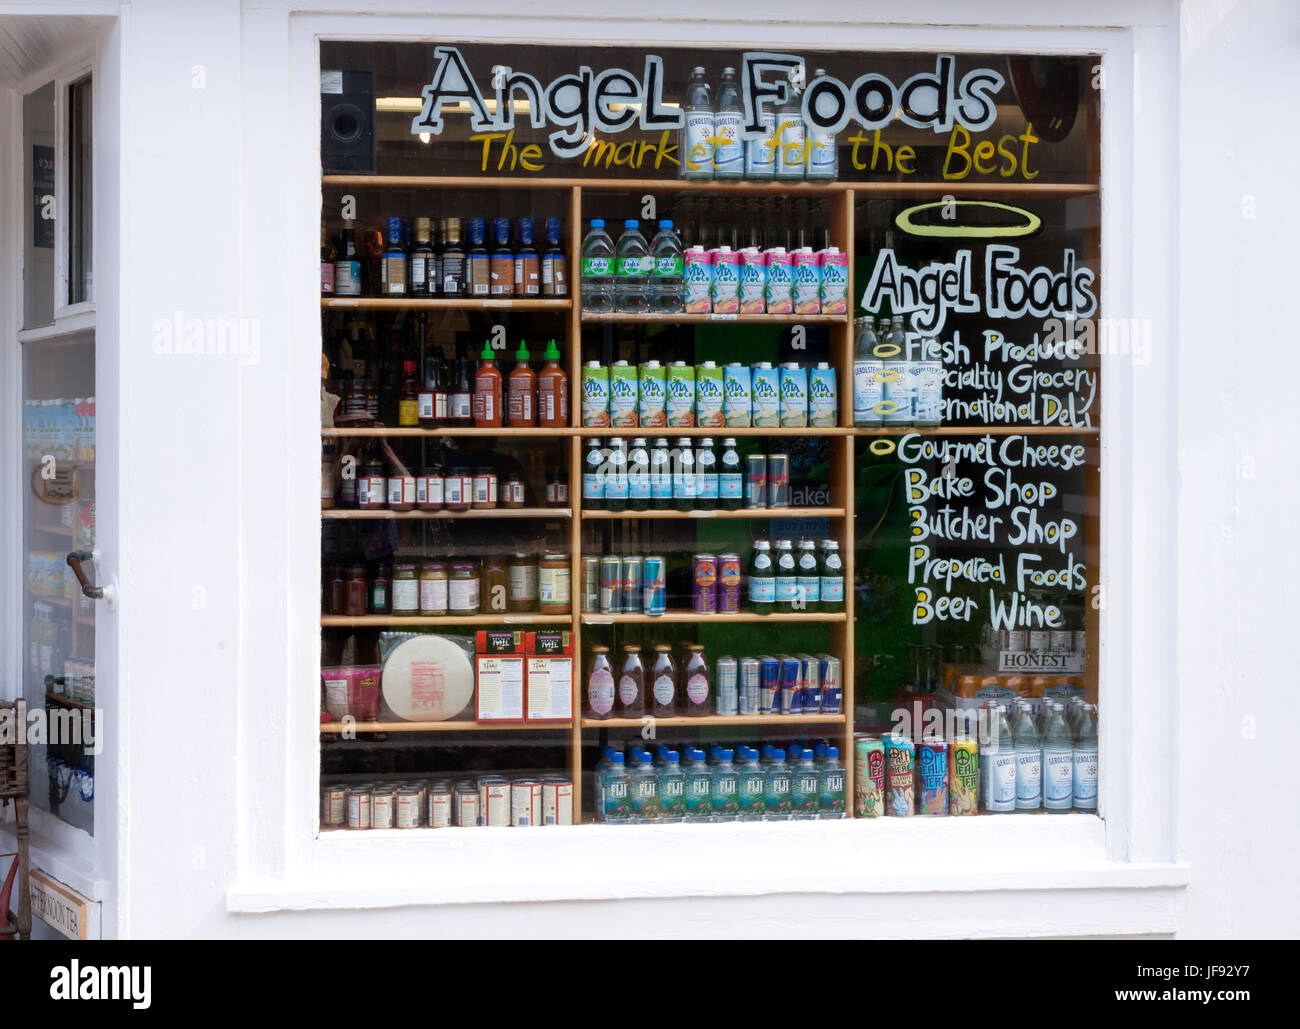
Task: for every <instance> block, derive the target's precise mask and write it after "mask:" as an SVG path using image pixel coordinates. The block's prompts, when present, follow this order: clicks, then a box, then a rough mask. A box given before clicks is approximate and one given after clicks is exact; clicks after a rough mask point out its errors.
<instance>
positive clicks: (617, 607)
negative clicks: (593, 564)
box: [600, 556, 623, 615]
mask: <svg viewBox="0 0 1300 1029" xmlns="http://www.w3.org/2000/svg"><path fill="white" fill-rule="evenodd" d="M622 609H623V559H622V558H621V557H617V556H609V557H602V558H601V559H600V613H601V614H603V615H616V614H618V613H619V612H620V611H621V610H622Z"/></svg>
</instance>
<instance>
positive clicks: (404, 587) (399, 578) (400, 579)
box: [393, 563, 420, 615]
mask: <svg viewBox="0 0 1300 1029" xmlns="http://www.w3.org/2000/svg"><path fill="white" fill-rule="evenodd" d="M419 613H420V580H419V578H418V577H417V576H416V574H415V565H414V564H411V563H402V564H399V565H396V566H394V569H393V614H395V615H417V614H419Z"/></svg>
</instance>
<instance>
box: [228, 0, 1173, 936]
mask: <svg viewBox="0 0 1300 1029" xmlns="http://www.w3.org/2000/svg"><path fill="white" fill-rule="evenodd" d="M290 6H291V5H290V4H289V3H288V2H287V0H286V2H283V3H280V4H278V5H277V6H275V7H265V8H262V9H259V10H258V11H256V12H245V21H244V36H243V40H244V64H243V68H244V72H245V75H246V82H245V99H244V113H245V134H246V145H247V147H248V148H249V149H250V150H251V151H254V152H256V151H257V148H258V147H266V148H271V147H277V146H283V145H284V144H283V143H282V142H281V141H282V140H283V139H285V138H286V137H287V140H288V142H287V146H288V154H287V160H285V161H284V162H283V163H282V165H280V167H279V178H278V179H277V178H276V175H275V170H276V169H275V165H274V162H271V163H269V164H258V165H257V170H258V180H257V183H256V186H257V188H256V189H254V188H251V183H250V185H249V188H247V189H246V191H245V197H246V198H247V203H248V207H247V209H246V211H245V217H246V224H249V225H257V226H258V227H259V236H260V238H262V239H275V240H283V241H284V243H285V246H286V247H287V251H288V255H287V258H288V259H287V260H286V259H285V254H284V251H283V250H282V249H281V248H280V247H279V246H278V245H277V246H276V247H268V248H253V249H251V250H249V251H248V252H247V253H248V260H247V262H246V264H245V266H244V268H243V284H244V298H245V301H246V302H247V303H248V304H249V306H250V308H255V309H257V310H258V311H259V312H260V313H261V315H262V318H263V330H262V335H263V339H264V340H266V339H282V340H284V341H286V345H285V347H284V348H283V351H282V352H277V353H267V351H266V348H264V351H263V357H262V368H261V369H260V371H261V373H262V374H260V375H259V376H258V377H257V378H256V379H255V380H254V379H253V378H249V379H247V380H246V384H245V390H244V392H243V395H242V397H241V400H242V405H241V410H242V412H243V416H244V418H245V420H246V422H245V431H244V438H245V440H247V450H246V452H245V453H244V454H243V464H244V465H245V466H246V467H247V468H249V469H250V473H249V479H248V482H247V483H246V485H247V486H249V487H253V486H254V485H256V487H257V488H256V489H252V488H249V489H245V490H243V491H242V493H241V495H242V496H243V498H244V499H243V504H244V505H245V506H244V517H243V524H244V525H245V526H246V529H245V532H244V535H243V539H242V543H243V545H241V552H240V561H241V562H242V570H241V575H242V577H243V578H244V581H246V582H256V583H257V584H258V587H259V588H258V589H257V590H250V591H245V593H244V596H243V608H242V610H241V612H240V617H241V640H242V651H241V666H240V667H241V674H240V679H241V682H240V684H239V691H240V704H239V714H238V723H239V724H238V733H239V738H240V740H241V748H240V754H239V757H238V783H237V789H238V800H237V804H238V812H239V842H238V853H239V857H238V863H237V867H238V876H237V880H236V881H235V882H234V883H233V884H232V886H231V888H230V889H229V891H228V893H227V905H228V909H229V910H230V911H231V912H235V913H261V912H270V911H283V910H302V909H318V908H323V909H362V908H381V907H406V906H412V905H429V904H469V903H487V902H503V901H570V900H592V899H635V898H645V899H649V898H683V897H695V898H701V897H711V898H720V897H734V896H754V895H776V894H798V895H799V896H800V898H801V901H800V903H801V904H807V905H809V907H808V910H809V911H812V910H814V908H815V907H816V905H819V904H822V905H824V904H825V903H827V902H828V901H830V902H832V903H833V904H834V905H836V910H837V911H840V912H842V913H844V914H845V915H856V916H860V917H865V918H880V919H884V920H886V923H887V924H897V925H898V926H900V927H905V926H906V925H907V924H908V923H907V920H906V915H905V913H903V911H902V909H900V908H898V906H897V901H898V898H897V896H892V895H897V894H916V893H942V894H943V895H944V897H945V903H946V904H948V905H949V910H950V911H951V920H950V922H949V923H946V926H947V927H946V928H945V929H944V930H943V931H944V932H945V933H946V932H949V931H950V930H951V931H952V933H953V934H962V931H963V930H962V927H963V926H964V927H966V928H967V929H968V930H969V933H968V934H979V935H983V934H987V935H1005V934H1008V933H1017V932H1020V931H1023V928H1024V925H1025V923H1024V919H1025V918H1026V917H1034V918H1037V919H1038V921H1036V922H1035V923H1034V924H1035V926H1037V927H1039V928H1040V929H1042V930H1043V931H1052V932H1057V933H1070V932H1088V931H1097V930H1098V929H1099V928H1101V929H1103V931H1111V932H1132V933H1137V932H1171V931H1173V930H1174V929H1175V928H1176V921H1177V911H1178V909H1179V905H1180V894H1181V890H1182V889H1183V887H1185V886H1186V884H1187V882H1188V869H1187V867H1186V865H1185V864H1183V863H1181V862H1180V860H1179V854H1178V847H1177V836H1176V828H1177V821H1176V820H1177V811H1178V800H1179V798H1178V796H1177V787H1176V778H1175V775H1174V774H1173V772H1174V768H1175V762H1176V754H1177V738H1176V735H1175V732H1176V728H1175V727H1176V721H1175V720H1173V719H1170V718H1169V717H1168V716H1167V713H1168V712H1170V711H1174V710H1176V708H1177V696H1178V691H1177V686H1176V683H1177V653H1176V646H1175V642H1176V621H1175V614H1176V611H1177V582H1178V580H1177V567H1176V559H1175V558H1176V536H1175V534H1174V533H1172V532H1171V531H1170V530H1171V527H1173V526H1175V525H1176V524H1177V522H1178V519H1177V510H1176V497H1177V488H1176V481H1175V472H1176V469H1177V465H1178V461H1177V449H1176V437H1175V427H1176V418H1175V411H1176V361H1175V360H1174V356H1173V351H1172V345H1171V344H1172V341H1170V340H1167V339H1166V340H1156V345H1157V347H1159V346H1161V345H1164V346H1165V347H1166V348H1167V349H1166V350H1165V351H1164V352H1163V354H1164V358H1163V359H1157V360H1155V361H1153V362H1152V363H1151V364H1149V365H1146V366H1141V367H1139V366H1135V365H1134V364H1132V363H1130V362H1126V361H1123V360H1120V359H1106V360H1108V362H1109V363H1107V364H1106V365H1105V389H1104V391H1103V395H1102V405H1103V407H1102V412H1103V414H1102V424H1103V426H1104V430H1105V431H1104V432H1103V433H1102V438H1101V467H1102V469H1103V474H1104V479H1103V488H1102V492H1101V497H1100V511H1099V512H1098V514H1097V515H1096V516H1097V517H1099V518H1100V531H1101V543H1102V565H1101V569H1100V574H1101V579H1100V581H1101V583H1102V585H1103V588H1104V592H1103V597H1104V598H1105V606H1104V608H1103V610H1102V611H1101V612H1100V615H1101V618H1100V622H1101V624H1100V640H1099V648H1098V651H1099V662H1100V678H1101V692H1102V706H1101V712H1102V721H1101V750H1102V781H1101V796H1102V803H1103V805H1104V808H1103V813H1104V819H1103V818H1098V817H1094V816H1087V815H1063V816H1057V817H1048V816H1042V817H1038V818H1023V819H1017V818H998V817H981V818H969V819H931V820H927V819H912V820H907V821H902V820H898V821H895V820H891V819H879V820H869V821H868V820H846V821H842V822H814V823H787V824H772V823H761V824H757V825H753V824H737V825H710V826H704V827H692V826H672V827H656V826H629V827H621V826H620V827H611V826H585V827H581V828H574V829H564V830H559V831H555V832H545V831H540V832H527V831H496V830H481V829H463V830H462V829H447V830H439V831H437V832H436V833H435V832H427V831H424V832H419V831H417V832H413V833H397V832H393V833H387V832H369V833H356V834H349V833H326V834H320V833H319V832H318V831H317V797H318V790H319V736H318V733H317V732H316V731H315V729H314V721H315V717H316V713H317V711H318V707H319V699H318V680H319V676H318V669H319V623H318V621H317V617H316V612H317V610H318V605H319V596H318V591H317V585H316V578H317V577H316V572H317V571H318V568H319V549H318V548H319V517H320V513H319V506H318V503H317V501H316V496H317V491H316V487H317V485H318V483H317V479H316V477H317V474H318V472H317V463H316V457H317V453H316V452H317V450H318V448H319V433H318V426H319V398H318V394H317V386H316V383H317V381H318V378H319V359H320V309H319V304H318V299H317V298H318V290H319V283H318V281H317V272H316V261H317V256H316V255H317V249H318V246H319V219H320V204H321V189H320V163H319V124H320V117H319V93H318V90H319V45H318V40H319V39H321V38H327V39H344V40H385V41H399V40H400V41H412V40H416V41H419V40H433V39H450V40H459V39H473V40H476V41H482V42H485V43H488V42H492V43H497V42H501V43H509V42H529V43H560V44H563V45H567V46H570V47H572V48H574V49H575V50H577V49H578V48H581V47H584V46H600V45H631V46H637V47H643V48H647V49H650V48H653V47H655V46H657V45H658V46H674V45H688V46H689V45H698V44H699V43H700V42H701V40H700V36H699V24H698V22H694V23H692V21H691V20H690V19H691V18H692V17H698V12H695V14H694V15H692V13H691V10H690V8H691V5H690V4H689V3H684V2H677V0H666V2H665V3H663V4H661V5H659V6H660V9H661V10H660V13H661V15H662V17H661V19H659V20H643V19H640V18H637V17H599V18H597V17H593V16H592V15H591V14H589V13H587V12H586V11H585V7H586V5H580V4H578V3H576V2H573V0H564V2H561V3H559V4H556V5H553V7H552V10H553V12H554V13H553V14H551V15H550V16H547V17H539V16H537V15H535V14H533V13H530V11H529V10H528V9H527V8H526V7H525V5H523V4H516V5H514V6H515V7H517V8H519V12H518V14H517V15H514V14H511V15H509V16H504V15H494V16H491V17H489V16H488V15H486V14H478V15H467V14H462V13H458V11H457V9H456V8H455V7H454V5H452V4H449V3H445V2H435V3H433V4H431V5H429V4H426V5H422V7H421V9H422V10H427V9H428V7H429V6H432V7H434V8H442V9H443V13H440V14H427V15H425V14H421V15H412V14H410V13H409V12H410V10H411V8H410V7H408V6H406V5H404V4H401V3H393V4H392V5H391V7H381V8H379V9H377V10H374V11H371V12H370V13H368V14H365V15H355V14H351V13H293V14H291V11H290ZM322 6H329V5H328V4H322ZM336 6H337V7H338V8H339V9H340V10H341V11H343V12H346V10H347V8H346V4H345V3H344V2H342V0H340V3H339V4H338V5H336ZM507 6H510V5H507ZM754 6H755V7H759V8H765V7H769V6H770V7H771V8H772V9H773V14H772V16H771V17H765V16H764V12H763V11H761V10H756V11H749V12H748V17H747V18H745V19H744V20H742V19H741V18H740V17H738V16H734V15H729V14H727V13H725V12H724V10H723V9H722V8H717V9H716V12H717V13H715V11H712V10H711V11H710V12H709V19H710V23H711V24H710V38H711V39H727V40H730V41H732V42H731V43H729V45H731V46H734V47H735V49H737V50H740V49H743V48H750V47H753V48H772V47H778V48H781V49H786V50H799V49H814V48H818V47H822V46H825V45H828V41H833V46H834V47H835V49H837V50H854V49H858V50H877V51H879V50H900V51H943V52H959V53H962V52H964V53H978V52H988V53H1006V52H1016V51H1023V52H1030V53H1042V54H1051V53H1098V54H1101V55H1102V60H1103V64H1104V67H1105V76H1106V78H1105V90H1106V93H1105V95H1104V97H1103V114H1102V121H1101V125H1102V128H1101V131H1102V141H1101V161H1102V170H1101V196H1102V234H1101V238H1102V255H1101V264H1102V271H1101V281H1102V288H1103V293H1102V303H1103V313H1104V314H1106V316H1108V317H1130V316H1138V315H1140V316H1143V317H1147V318H1151V319H1153V320H1154V321H1155V324H1157V325H1159V326H1174V325H1176V324H1177V317H1176V311H1177V297H1176V293H1175V288H1174V287H1175V283H1176V269H1175V268H1174V267H1173V266H1172V260H1173V259H1172V257H1171V252H1170V250H1169V249H1168V240H1170V239H1173V238H1176V227H1177V210H1176V195H1175V194H1174V193H1173V191H1170V190H1168V188H1167V183H1168V182H1170V181H1174V179H1175V178H1176V167H1175V165H1174V162H1175V161H1176V155H1177V152H1178V146H1177V135H1176V130H1177V125H1176V120H1173V119H1170V118H1169V116H1168V112H1170V111H1173V110H1176V108H1177V103H1176V98H1177V86H1178V67H1177V58H1176V42H1177V35H1176V34H1177V12H1176V9H1175V8H1172V7H1171V6H1170V5H1158V4H1155V3H1144V2H1141V0H1138V2H1134V3H1118V2H1111V0H1105V2H1102V3H1099V4H1097V5H1092V6H1090V7H1089V9H1088V10H1087V11H1086V13H1074V12H1071V13H1067V12H1063V11H1057V10H1051V11H1049V12H1046V13H1042V14H1039V15H1037V16H1038V17H1039V18H1041V21H1040V22H1039V23H1038V24H1029V25H1023V24H1017V25H1015V26H1011V25H1007V24H1000V25H999V24H992V25H986V26H971V25H970V24H969V23H970V22H971V21H972V20H973V18H974V17H975V15H973V13H972V11H971V10H970V9H969V6H968V5H966V4H961V3H957V2H954V0H934V2H928V3H923V4H920V5H919V6H920V7H921V8H923V9H924V10H923V11H922V10H915V9H909V11H908V16H909V18H915V21H913V22H909V23H907V24H902V23H897V24H882V23H878V22H877V23H872V22H870V21H868V20H866V19H867V18H869V15H854V14H852V13H850V12H849V11H848V10H847V9H843V6H842V5H836V6H839V7H841V10H837V11H835V12H834V13H833V15H828V16H827V17H826V18H825V19H824V20H820V21H817V20H811V18H810V20H807V21H803V22H800V23H797V24H795V23H786V22H784V21H782V20H781V19H782V18H784V17H785V16H786V15H785V14H778V13H775V12H776V10H777V5H775V4H771V5H768V4H766V3H759V4H756V5H754ZM787 6H788V5H784V4H783V5H780V8H781V10H782V11H784V10H785V9H786V7H787ZM984 7H985V8H986V9H984V10H981V11H980V12H979V13H980V15H981V16H983V17H985V18H987V19H988V20H990V21H996V20H997V14H998V12H1007V13H1006V14H1005V15H1004V17H1005V19H1006V20H1007V21H1010V20H1012V19H1017V20H1018V19H1022V18H1024V17H1025V16H1026V15H1027V14H1028V16H1030V17H1034V16H1035V15H1034V12H1032V11H1027V10H1026V9H1024V8H1022V7H1020V6H1018V5H1009V4H1006V3H1002V2H994V3H989V4H986V5H984ZM817 8H818V5H816V4H810V9H809V11H808V12H807V13H808V14H809V15H812V14H815V13H816V9H817ZM379 14H386V15H388V16H387V17H378V16H377V15H379ZM1071 18H1072V19H1073V20H1074V21H1075V24H1073V25H1063V24H1061V22H1062V21H1063V20H1067V19H1071ZM1170 18H1172V19H1173V21H1172V22H1170V21H1169V19H1170ZM938 26H947V27H938ZM286 52H287V53H288V55H289V60H288V67H287V70H286V68H285V66H284V54H285V53H286ZM1139 68H1140V70H1141V79H1140V89H1141V95H1140V96H1139V76H1138V70H1139ZM281 96H283V97H284V98H285V103H284V104H283V105H281V104H279V103H278V102H277V101H278V98H279V97H281ZM1112 98H1114V99H1112ZM270 152H274V151H270ZM281 152H283V151H281ZM936 188H937V189H939V188H941V187H936ZM268 373H269V374H268ZM285 383H287V384H288V385H287V392H286V386H285V385H284V384H285ZM266 439H277V440H283V441H284V446H283V449H282V450H281V451H280V453H281V454H282V456H283V464H282V465H281V466H280V467H281V468H282V470H283V475H282V477H281V479H280V480H279V481H277V482H276V483H275V484H274V485H273V486H270V487H268V483H267V480H266V478H265V477H264V476H262V475H261V474H260V473H261V470H262V468H263V467H264V458H265V453H264V451H262V449H261V448H262V447H263V441H264V440H266ZM1133 441H1141V446H1135V445H1133ZM253 469H256V470H257V473H256V474H254V472H253V471H252V470H253ZM277 585H282V586H283V592H282V593H281V592H280V591H279V590H277V589H276V586H277ZM1138 641H1140V645H1139V642H1138ZM759 847H761V859H760V858H759V857H758V854H759V853H760V850H759V849H758V848H759ZM687 856H689V857H690V859H691V863H692V865H693V867H694V868H696V869H697V870H696V871H691V872H688V871H686V870H685V869H686V862H685V860H684V858H686V857H687ZM795 868H797V869H799V873H798V875H792V874H791V871H790V870H791V869H795ZM1135 891H1137V892H1135ZM1035 912H1040V914H1037V915H1035V914H1034V913H1035ZM889 919H897V921H896V923H892V922H888V920H889ZM900 931H904V930H900Z"/></svg>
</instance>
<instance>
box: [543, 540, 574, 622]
mask: <svg viewBox="0 0 1300 1029" xmlns="http://www.w3.org/2000/svg"><path fill="white" fill-rule="evenodd" d="M572 579H573V576H572V573H571V569H570V568H569V559H568V557H567V556H566V555H564V554H558V553H553V552H552V553H546V554H543V555H542V559H541V560H540V561H539V562H538V563H537V606H538V608H539V609H540V610H541V612H542V614H544V615H567V614H568V613H569V608H570V605H571V597H572V595H573V581H572Z"/></svg>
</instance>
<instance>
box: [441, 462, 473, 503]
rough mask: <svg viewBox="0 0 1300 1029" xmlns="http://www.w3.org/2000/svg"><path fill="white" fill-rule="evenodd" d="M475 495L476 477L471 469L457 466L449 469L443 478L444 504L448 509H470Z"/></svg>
mask: <svg viewBox="0 0 1300 1029" xmlns="http://www.w3.org/2000/svg"><path fill="white" fill-rule="evenodd" d="M473 496H474V479H473V476H471V475H470V474H469V469H468V468H465V467H463V466H456V467H453V468H449V469H448V470H447V477H446V479H444V480H443V498H442V502H443V506H444V507H446V508H447V510H448V511H468V510H469V506H470V502H471V501H472V500H473Z"/></svg>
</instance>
